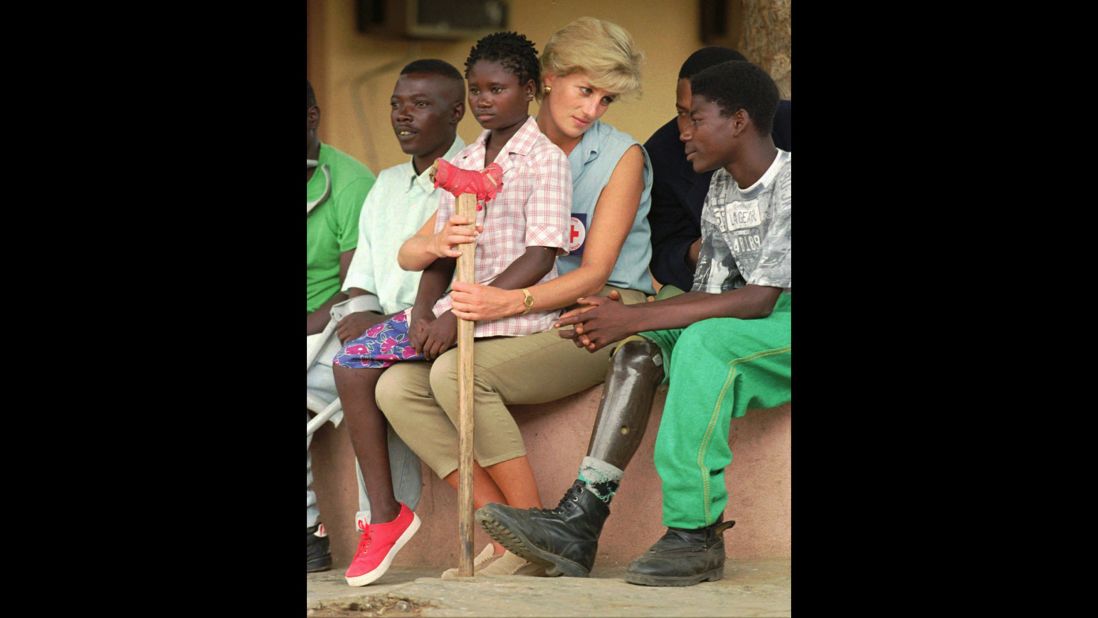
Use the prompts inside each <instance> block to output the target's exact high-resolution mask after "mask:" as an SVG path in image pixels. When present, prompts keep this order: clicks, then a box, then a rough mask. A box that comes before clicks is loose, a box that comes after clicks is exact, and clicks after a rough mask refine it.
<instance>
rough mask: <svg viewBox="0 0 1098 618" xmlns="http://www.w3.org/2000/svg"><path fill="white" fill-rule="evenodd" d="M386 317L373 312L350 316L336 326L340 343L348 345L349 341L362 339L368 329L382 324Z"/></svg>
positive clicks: (362, 312)
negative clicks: (357, 338)
mask: <svg viewBox="0 0 1098 618" xmlns="http://www.w3.org/2000/svg"><path fill="white" fill-rule="evenodd" d="M386 317H388V316H384V315H381V314H380V313H374V312H372V311H359V312H357V313H351V314H348V315H346V316H344V318H343V319H342V320H340V321H339V323H338V324H336V330H335V332H336V336H337V337H339V342H340V343H347V340H348V339H354V338H356V337H361V336H362V334H363V333H365V332H366V329H368V328H370V327H371V326H373V325H374V324H377V323H379V322H382V321H383V320H385V318H386Z"/></svg>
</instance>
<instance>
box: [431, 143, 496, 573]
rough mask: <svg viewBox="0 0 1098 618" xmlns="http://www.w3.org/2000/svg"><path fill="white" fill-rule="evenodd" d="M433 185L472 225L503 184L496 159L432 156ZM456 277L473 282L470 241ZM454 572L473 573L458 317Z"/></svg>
mask: <svg viewBox="0 0 1098 618" xmlns="http://www.w3.org/2000/svg"><path fill="white" fill-rule="evenodd" d="M432 166H433V167H434V168H435V169H434V172H433V176H434V180H435V187H441V188H442V189H443V190H445V191H448V192H450V193H452V194H453V195H454V197H455V198H456V201H455V204H454V214H456V215H458V216H460V217H464V218H465V219H467V220H469V221H472V222H473V223H471V224H470V227H472V228H473V229H475V228H476V217H477V202H478V201H482V202H483V201H487V200H490V199H492V198H493V197H495V196H496V193H498V192H499V190H500V188H501V187H502V186H503V170H502V169H501V168H500V166H499V165H497V164H496V163H492V164H490V165H488V166H487V167H486V168H484V170H482V171H476V170H463V169H461V168H458V167H455V166H453V165H451V164H450V163H447V162H446V160H444V159H441V158H440V159H436V160H435V162H434V164H433V165H432ZM461 247H462V250H461V255H459V256H458V259H457V273H456V280H457V281H462V282H465V283H475V282H476V278H475V270H474V268H473V255H474V244H473V243H467V244H464V245H461ZM457 326H458V334H457V343H458V361H459V364H458V419H459V420H458V434H459V442H458V536H459V537H460V538H461V552H460V553H459V554H458V575H460V576H463V577H471V576H472V575H473V326H474V324H473V322H470V321H468V320H463V319H461V318H458V321H457Z"/></svg>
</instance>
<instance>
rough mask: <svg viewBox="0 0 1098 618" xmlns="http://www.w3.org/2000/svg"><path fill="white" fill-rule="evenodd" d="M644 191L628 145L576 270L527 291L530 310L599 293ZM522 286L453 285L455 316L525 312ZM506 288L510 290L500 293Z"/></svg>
mask: <svg viewBox="0 0 1098 618" xmlns="http://www.w3.org/2000/svg"><path fill="white" fill-rule="evenodd" d="M643 190H644V154H643V153H642V152H641V149H640V146H638V145H633V146H631V147H630V148H629V149H628V150H626V151H625V154H623V155H622V157H621V159H620V160H619V161H618V164H617V166H616V167H615V168H614V172H613V174H611V176H610V181H609V182H608V183H607V184H606V186H605V187H603V190H602V194H601V195H599V201H598V203H597V204H596V206H595V213H596V216H595V217H594V220H593V221H592V223H591V229H590V231H589V232H588V235H587V240H586V243H585V248H584V252H583V260H582V261H581V262H580V266H579V268H577V269H575V270H573V271H571V272H568V273H565V274H563V275H561V276H559V277H557V278H556V279H553V280H552V281H547V282H545V283H542V284H539V285H536V286H534V287H532V288H529V289H530V294H531V295H533V297H534V306H533V309H532V310H533V311H549V310H552V309H559V308H561V307H568V306H570V305H572V304H573V303H575V302H576V299H577V298H579V297H581V296H589V295H592V294H596V293H598V292H599V291H601V290H602V288H603V286H605V285H606V281H607V279H609V278H610V273H612V272H613V271H614V265H615V264H616V263H617V261H618V254H619V253H620V252H621V247H622V245H623V244H625V238H626V236H628V235H629V230H630V229H632V227H633V220H634V219H635V218H636V216H637V209H638V208H639V207H640V197H641V193H642V192H643ZM546 272H548V271H546ZM543 276H544V275H543ZM500 277H502V275H500ZM539 278H540V277H539ZM536 280H537V279H535V281H536ZM497 282H498V279H497ZM493 287H494V288H497V289H492V288H493ZM522 287H525V286H522V285H519V286H515V287H514V288H505V289H504V290H500V289H498V288H504V286H502V285H498V283H493V284H492V287H489V286H483V285H478V284H462V283H455V284H454V294H453V299H454V313H455V314H456V315H457V316H458V317H460V318H463V319H466V320H496V319H499V318H504V317H508V316H512V315H518V314H520V313H522V312H523V311H524V310H525V309H526V307H525V305H523V302H522V301H523V299H524V298H525V295H523V294H522V292H521V291H518V290H520V289H521V288H522ZM507 289H510V290H514V291H505V290H507Z"/></svg>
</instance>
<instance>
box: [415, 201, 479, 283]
mask: <svg viewBox="0 0 1098 618" xmlns="http://www.w3.org/2000/svg"><path fill="white" fill-rule="evenodd" d="M437 219H438V213H437V212H436V213H435V214H433V215H431V218H430V219H427V221H426V222H425V223H424V224H423V227H421V228H419V231H418V232H416V233H415V235H414V236H412V237H411V238H409V239H408V240H406V241H404V244H402V245H401V246H400V252H399V253H397V264H400V267H401V268H403V269H404V270H423V269H425V268H427V266H429V265H430V264H431V263H432V262H434V261H435V260H437V259H439V258H456V257H457V256H459V255H461V250H460V249H458V248H457V245H460V244H464V243H471V242H474V241H475V240H476V237H477V233H479V232H481V231H483V227H482V226H479V225H478V226H477V229H476V232H474V231H472V230H470V229H469V226H468V224H469V223H471V222H470V221H468V220H467V219H465V218H464V217H459V216H458V215H454V216H452V217H450V219H449V220H448V221H447V222H446V227H444V228H442V230H441V231H440V232H439V233H438V234H435V221H436V220H437Z"/></svg>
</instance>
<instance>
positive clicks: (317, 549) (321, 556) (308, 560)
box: [305, 523, 332, 573]
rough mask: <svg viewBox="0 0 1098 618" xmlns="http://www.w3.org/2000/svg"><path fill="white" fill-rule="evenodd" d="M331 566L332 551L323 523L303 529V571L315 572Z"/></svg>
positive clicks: (325, 569)
mask: <svg viewBox="0 0 1098 618" xmlns="http://www.w3.org/2000/svg"><path fill="white" fill-rule="evenodd" d="M330 568H332V552H331V550H330V549H329V548H328V534H327V533H326V532H325V531H324V524H319V523H318V524H317V525H315V526H312V527H309V528H306V529H305V572H306V573H316V572H319V571H327V570H328V569H330Z"/></svg>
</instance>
